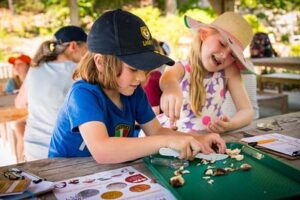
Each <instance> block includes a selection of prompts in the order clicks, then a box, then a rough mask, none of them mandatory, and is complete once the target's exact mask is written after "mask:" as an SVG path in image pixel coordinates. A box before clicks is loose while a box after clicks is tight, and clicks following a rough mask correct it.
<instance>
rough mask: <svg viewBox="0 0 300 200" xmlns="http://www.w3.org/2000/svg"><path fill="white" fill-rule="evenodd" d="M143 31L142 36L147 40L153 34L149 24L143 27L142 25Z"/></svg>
mask: <svg viewBox="0 0 300 200" xmlns="http://www.w3.org/2000/svg"><path fill="white" fill-rule="evenodd" d="M141 33H142V36H143V37H144V38H145V39H146V40H150V38H151V35H150V31H149V30H148V28H147V26H142V27H141Z"/></svg>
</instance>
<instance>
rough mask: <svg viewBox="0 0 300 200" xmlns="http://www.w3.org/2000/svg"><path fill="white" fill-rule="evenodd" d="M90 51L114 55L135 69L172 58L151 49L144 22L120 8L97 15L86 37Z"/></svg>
mask: <svg viewBox="0 0 300 200" xmlns="http://www.w3.org/2000/svg"><path fill="white" fill-rule="evenodd" d="M87 46H88V50H89V51H90V52H94V53H100V54H103V55H107V54H108V55H114V56H116V57H117V58H119V59H120V60H121V61H123V62H125V63H126V64H128V65H130V66H132V67H134V68H136V69H139V70H147V71H148V70H153V69H155V68H157V67H160V66H162V65H164V64H167V65H173V64H174V61H173V60H172V59H170V58H168V57H166V56H163V55H161V54H159V53H158V52H155V50H154V46H153V42H152V36H151V33H150V31H149V29H148V27H147V26H146V24H145V22H144V21H143V20H142V19H140V18H139V17H137V16H135V15H134V14H132V13H130V12H127V11H123V10H121V9H117V10H112V11H108V12H106V13H104V14H103V15H101V16H100V17H99V18H98V19H97V20H96V21H95V23H94V24H93V26H92V28H91V31H90V33H89V35H88V38H87Z"/></svg>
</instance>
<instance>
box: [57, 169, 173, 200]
mask: <svg viewBox="0 0 300 200" xmlns="http://www.w3.org/2000/svg"><path fill="white" fill-rule="evenodd" d="M54 194H55V196H56V198H57V199H68V200H71V199H72V200H73V199H145V200H148V199H149V200H150V199H151V200H152V199H153V200H169V199H171V200H173V199H175V198H174V197H173V195H172V194H171V193H170V192H169V191H168V190H167V189H165V188H164V187H162V186H161V185H160V184H158V183H156V182H154V181H152V180H151V179H150V178H148V177H147V176H146V175H144V174H142V173H141V172H139V171H137V170H136V169H134V168H133V167H123V168H119V169H115V170H111V171H105V172H100V173H96V174H91V175H88V176H83V177H76V178H72V179H68V180H64V181H59V182H56V183H55V189H54Z"/></svg>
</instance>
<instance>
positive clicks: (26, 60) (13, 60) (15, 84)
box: [5, 54, 31, 94]
mask: <svg viewBox="0 0 300 200" xmlns="http://www.w3.org/2000/svg"><path fill="white" fill-rule="evenodd" d="M8 62H9V63H10V64H12V75H13V77H12V78H11V79H9V80H8V81H7V83H6V87H5V92H6V93H8V94H12V93H17V92H18V90H19V89H20V87H21V85H22V83H23V81H24V79H25V77H26V74H27V72H28V69H29V66H30V62H31V58H30V57H29V56H27V55H25V54H21V55H19V56H17V57H9V58H8Z"/></svg>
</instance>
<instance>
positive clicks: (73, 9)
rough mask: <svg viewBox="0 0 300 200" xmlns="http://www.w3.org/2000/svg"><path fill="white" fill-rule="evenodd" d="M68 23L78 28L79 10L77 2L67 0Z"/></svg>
mask: <svg viewBox="0 0 300 200" xmlns="http://www.w3.org/2000/svg"><path fill="white" fill-rule="evenodd" d="M68 2H69V9H70V21H71V24H72V25H74V26H80V20H79V10H78V3H77V0H69V1H68Z"/></svg>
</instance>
